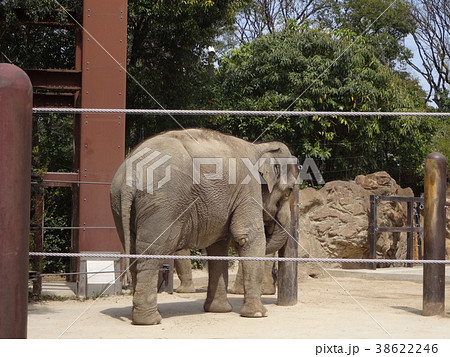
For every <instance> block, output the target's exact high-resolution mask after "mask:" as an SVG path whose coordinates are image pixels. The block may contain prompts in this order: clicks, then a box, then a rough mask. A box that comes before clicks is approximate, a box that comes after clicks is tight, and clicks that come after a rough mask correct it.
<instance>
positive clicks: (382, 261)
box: [29, 252, 450, 264]
mask: <svg viewBox="0 0 450 357" xmlns="http://www.w3.org/2000/svg"><path fill="white" fill-rule="evenodd" d="M29 254H30V256H45V257H69V258H95V259H99V258H100V259H101V258H103V259H122V258H129V259H160V260H168V259H183V260H192V259H199V260H234V261H266V262H298V263H360V264H364V263H367V264H372V263H380V264H450V260H436V259H433V260H432V259H430V260H418V259H363V258H361V259H359V258H357V259H341V258H289V257H236V256H208V255H205V256H203V255H202V256H201V257H200V256H198V257H197V256H193V255H157V254H113V253H57V252H30V253H29Z"/></svg>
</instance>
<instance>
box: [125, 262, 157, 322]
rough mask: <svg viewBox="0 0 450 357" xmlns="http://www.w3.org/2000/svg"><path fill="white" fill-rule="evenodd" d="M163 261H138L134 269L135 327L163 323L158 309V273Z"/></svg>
mask: <svg viewBox="0 0 450 357" xmlns="http://www.w3.org/2000/svg"><path fill="white" fill-rule="evenodd" d="M161 264H162V261H161V260H155V259H138V260H137V262H136V267H135V269H133V270H134V271H133V280H134V281H133V286H134V292H133V311H132V320H133V324H135V325H156V324H159V323H161V315H160V314H159V311H158V307H157V293H158V271H159V269H160V267H161Z"/></svg>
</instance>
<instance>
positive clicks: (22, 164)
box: [0, 63, 33, 338]
mask: <svg viewBox="0 0 450 357" xmlns="http://www.w3.org/2000/svg"><path fill="white" fill-rule="evenodd" d="M32 104H33V89H32V86H31V82H30V79H29V78H28V76H27V75H26V74H25V72H23V71H22V70H21V69H19V68H18V67H16V66H13V65H10V64H4V63H0V338H26V337H27V299H28V244H29V235H30V233H29V232H30V185H31V183H30V181H31V136H32V131H31V129H32V120H31V116H32Z"/></svg>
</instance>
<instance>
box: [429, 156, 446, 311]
mask: <svg viewBox="0 0 450 357" xmlns="http://www.w3.org/2000/svg"><path fill="white" fill-rule="evenodd" d="M446 166H447V161H446V159H445V157H444V155H442V154H440V153H437V152H434V153H431V154H429V155H428V156H427V158H426V159H425V215H424V259H425V260H430V259H432V260H434V259H438V260H444V259H445V190H446ZM423 315H425V316H433V315H445V265H444V264H424V267H423Z"/></svg>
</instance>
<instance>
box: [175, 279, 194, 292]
mask: <svg viewBox="0 0 450 357" xmlns="http://www.w3.org/2000/svg"><path fill="white" fill-rule="evenodd" d="M177 293H181V294H185V293H195V286H194V283H193V282H192V281H190V282H187V283H185V282H183V283H181V285H180V286H179V287H178V288H177Z"/></svg>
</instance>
